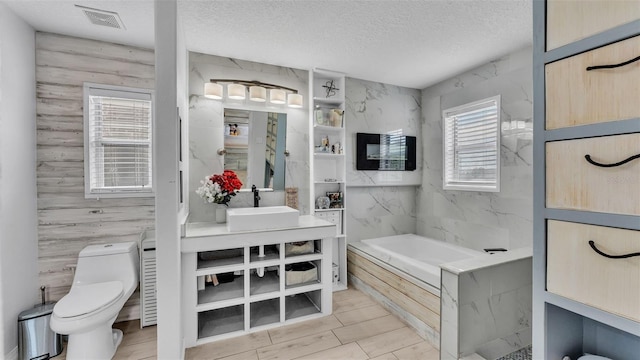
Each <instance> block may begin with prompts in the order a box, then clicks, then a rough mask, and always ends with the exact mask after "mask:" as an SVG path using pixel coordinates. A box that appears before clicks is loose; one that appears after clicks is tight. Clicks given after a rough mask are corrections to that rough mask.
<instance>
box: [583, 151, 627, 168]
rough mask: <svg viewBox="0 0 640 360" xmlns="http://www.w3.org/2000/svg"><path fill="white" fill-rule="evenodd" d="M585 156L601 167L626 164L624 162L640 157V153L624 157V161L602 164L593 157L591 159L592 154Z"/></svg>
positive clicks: (590, 162) (590, 161) (592, 163)
mask: <svg viewBox="0 0 640 360" xmlns="http://www.w3.org/2000/svg"><path fill="white" fill-rule="evenodd" d="M584 158H585V159H586V160H587V161H588V162H589V164H591V165H595V166H600V167H616V166H620V165H624V164H626V163H628V162H629V161H632V160H635V159H640V154H638V155H633V156H630V157H628V158H627V159H624V160H622V161H619V162H617V163H613V164H602V163H599V162H597V161H594V160H593V159H591V155H585V156H584Z"/></svg>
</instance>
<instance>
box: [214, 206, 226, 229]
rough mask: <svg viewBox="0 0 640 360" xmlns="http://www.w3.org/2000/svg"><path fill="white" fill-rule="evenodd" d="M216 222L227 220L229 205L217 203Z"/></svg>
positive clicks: (221, 222) (222, 222) (220, 222)
mask: <svg viewBox="0 0 640 360" xmlns="http://www.w3.org/2000/svg"><path fill="white" fill-rule="evenodd" d="M216 222H217V223H218V224H224V223H226V222H227V205H224V204H216Z"/></svg>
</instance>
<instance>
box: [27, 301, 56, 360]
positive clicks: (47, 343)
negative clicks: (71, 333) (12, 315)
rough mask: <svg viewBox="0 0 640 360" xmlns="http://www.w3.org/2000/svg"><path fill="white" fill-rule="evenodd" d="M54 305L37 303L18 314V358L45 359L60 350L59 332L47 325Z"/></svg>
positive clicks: (29, 359)
mask: <svg viewBox="0 0 640 360" xmlns="http://www.w3.org/2000/svg"><path fill="white" fill-rule="evenodd" d="M54 305H55V303H45V304H38V305H36V306H34V307H33V308H32V309H29V310H25V311H23V312H21V313H20V315H18V350H19V360H45V359H49V358H51V357H54V356H56V355H59V354H60V353H61V352H62V341H61V336H60V334H56V333H55V332H53V330H51V328H50V327H49V322H50V320H51V313H52V312H53V306H54Z"/></svg>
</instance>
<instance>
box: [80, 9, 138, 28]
mask: <svg viewBox="0 0 640 360" xmlns="http://www.w3.org/2000/svg"><path fill="white" fill-rule="evenodd" d="M76 7H77V8H79V9H80V10H82V12H84V14H85V15H87V17H88V18H89V21H91V23H93V24H95V25H100V26H106V27H110V28H115V29H125V30H126V27H125V26H124V24H123V23H122V20H121V19H120V15H118V13H117V12H113V11H106V10H99V9H92V8H88V7H85V6H80V5H76Z"/></svg>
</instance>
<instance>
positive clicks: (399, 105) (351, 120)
mask: <svg viewBox="0 0 640 360" xmlns="http://www.w3.org/2000/svg"><path fill="white" fill-rule="evenodd" d="M345 100H346V107H345V124H346V138H347V139H346V145H345V146H346V147H345V148H346V149H347V152H346V155H347V187H348V188H347V192H346V194H345V204H346V206H347V219H346V222H347V233H348V235H349V236H348V241H349V242H351V241H358V240H362V239H370V238H375V237H381V236H390V235H397V234H406V233H415V231H416V215H415V214H416V196H415V193H416V186H417V185H419V184H420V182H421V179H422V160H421V159H422V151H421V143H422V141H421V137H422V132H421V116H422V110H421V107H420V90H416V89H409V88H404V87H399V86H394V85H388V84H382V83H376V82H371V81H365V80H359V79H353V78H347V79H346V92H345ZM395 130H402V133H403V134H404V135H411V136H416V137H417V144H418V149H417V162H418V165H417V169H416V170H415V171H358V170H356V165H355V164H356V150H355V141H356V133H359V132H365V133H387V132H390V131H395Z"/></svg>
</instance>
